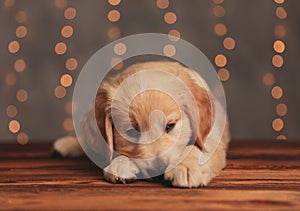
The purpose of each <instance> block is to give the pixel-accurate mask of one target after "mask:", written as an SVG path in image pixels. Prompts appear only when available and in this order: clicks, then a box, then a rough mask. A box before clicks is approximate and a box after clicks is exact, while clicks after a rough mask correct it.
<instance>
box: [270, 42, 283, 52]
mask: <svg viewBox="0 0 300 211" xmlns="http://www.w3.org/2000/svg"><path fill="white" fill-rule="evenodd" d="M273 48H274V51H275V52H277V53H283V52H284V50H285V44H284V42H283V41H281V40H276V41H275V42H274V44H273Z"/></svg>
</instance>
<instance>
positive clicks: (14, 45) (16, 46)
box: [8, 40, 20, 54]
mask: <svg viewBox="0 0 300 211" xmlns="http://www.w3.org/2000/svg"><path fill="white" fill-rule="evenodd" d="M19 50H20V43H19V42H18V41H15V40H14V41H11V42H10V43H9V44H8V51H9V52H10V53H13V54H14V53H18V51H19Z"/></svg>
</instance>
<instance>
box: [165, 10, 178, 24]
mask: <svg viewBox="0 0 300 211" xmlns="http://www.w3.org/2000/svg"><path fill="white" fill-rule="evenodd" d="M164 20H165V22H166V23H167V24H174V23H175V22H176V21H177V16H176V14H175V13H174V12H167V13H166V14H165V15H164Z"/></svg>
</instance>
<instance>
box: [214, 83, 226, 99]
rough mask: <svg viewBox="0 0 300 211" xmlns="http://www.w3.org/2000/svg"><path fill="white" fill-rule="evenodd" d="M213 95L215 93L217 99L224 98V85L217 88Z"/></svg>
mask: <svg viewBox="0 0 300 211" xmlns="http://www.w3.org/2000/svg"><path fill="white" fill-rule="evenodd" d="M213 93H214V96H215V97H222V96H224V89H223V86H222V85H217V86H215V87H214V90H213Z"/></svg>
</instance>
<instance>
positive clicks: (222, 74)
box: [218, 68, 230, 81]
mask: <svg viewBox="0 0 300 211" xmlns="http://www.w3.org/2000/svg"><path fill="white" fill-rule="evenodd" d="M218 76H219V78H220V80H221V81H227V80H228V79H229V78H230V72H229V71H228V70H227V69H225V68H221V69H220V70H219V72H218Z"/></svg>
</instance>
